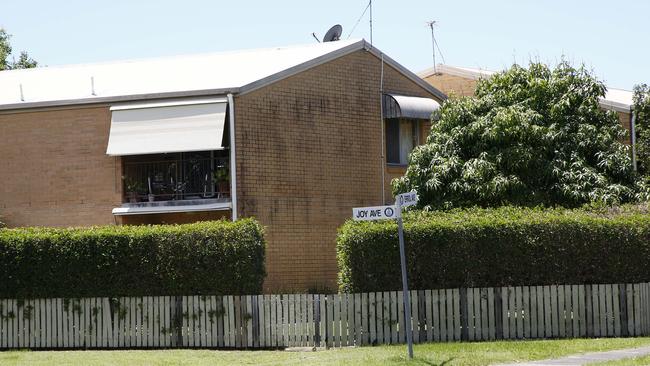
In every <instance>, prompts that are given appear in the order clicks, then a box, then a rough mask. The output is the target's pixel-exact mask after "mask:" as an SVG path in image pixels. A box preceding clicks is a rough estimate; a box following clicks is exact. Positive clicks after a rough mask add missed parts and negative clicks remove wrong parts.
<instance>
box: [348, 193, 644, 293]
mask: <svg viewBox="0 0 650 366" xmlns="http://www.w3.org/2000/svg"><path fill="white" fill-rule="evenodd" d="M649 213H650V212H649V210H648V206H647V204H646V205H644V206H634V207H629V206H626V207H622V208H617V209H606V208H603V209H590V210H586V209H582V210H563V209H552V210H541V209H535V208H512V207H503V208H498V209H467V210H452V211H450V212H447V213H442V212H414V213H408V214H406V215H405V242H406V254H407V262H408V264H407V267H408V275H409V283H410V287H411V288H413V289H429V288H456V287H492V286H515V285H549V284H582V283H585V284H586V283H617V282H641V281H648V280H650V267H649V263H650V215H649ZM337 256H338V262H339V286H340V290H341V291H344V292H359V291H379V290H382V291H385V290H399V289H401V282H400V281H401V276H400V263H399V246H398V239H397V225H396V223H395V222H392V221H384V222H353V221H349V222H347V223H345V224H344V225H343V226H342V227H341V228H340V229H339V234H338V240H337Z"/></svg>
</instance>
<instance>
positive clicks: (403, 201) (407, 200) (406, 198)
mask: <svg viewBox="0 0 650 366" xmlns="http://www.w3.org/2000/svg"><path fill="white" fill-rule="evenodd" d="M395 202H396V204H398V205H400V206H402V207H407V206H413V205H415V204H417V203H418V194H417V192H415V191H411V192H406V193H402V194H398V195H397V196H396V197H395Z"/></svg>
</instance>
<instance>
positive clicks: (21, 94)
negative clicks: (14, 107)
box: [20, 84, 25, 102]
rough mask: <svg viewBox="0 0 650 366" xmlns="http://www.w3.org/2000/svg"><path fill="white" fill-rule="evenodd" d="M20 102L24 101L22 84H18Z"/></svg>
mask: <svg viewBox="0 0 650 366" xmlns="http://www.w3.org/2000/svg"><path fill="white" fill-rule="evenodd" d="M20 101H21V102H24V101H25V96H24V95H23V84H20Z"/></svg>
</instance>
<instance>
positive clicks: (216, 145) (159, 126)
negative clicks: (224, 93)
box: [106, 98, 227, 156]
mask: <svg viewBox="0 0 650 366" xmlns="http://www.w3.org/2000/svg"><path fill="white" fill-rule="evenodd" d="M226 104H227V103H226V100H225V99H221V98H219V99H217V98H211V99H197V100H182V101H171V102H156V103H147V104H142V103H140V104H128V105H116V106H113V107H111V131H110V135H109V138H108V147H107V149H106V154H108V155H118V156H121V155H142V154H157V153H170V152H188V151H206V150H220V149H223V131H224V123H225V119H226Z"/></svg>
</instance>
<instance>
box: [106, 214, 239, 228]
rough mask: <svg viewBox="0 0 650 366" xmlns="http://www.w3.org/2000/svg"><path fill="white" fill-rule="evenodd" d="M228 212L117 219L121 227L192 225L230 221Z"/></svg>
mask: <svg viewBox="0 0 650 366" xmlns="http://www.w3.org/2000/svg"><path fill="white" fill-rule="evenodd" d="M231 217H232V213H231V212H230V210H227V211H199V212H173V213H159V214H147V215H124V216H120V217H119V218H118V219H117V222H118V223H119V224H121V225H158V224H190V223H193V222H198V221H210V220H219V219H230V218H231Z"/></svg>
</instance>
